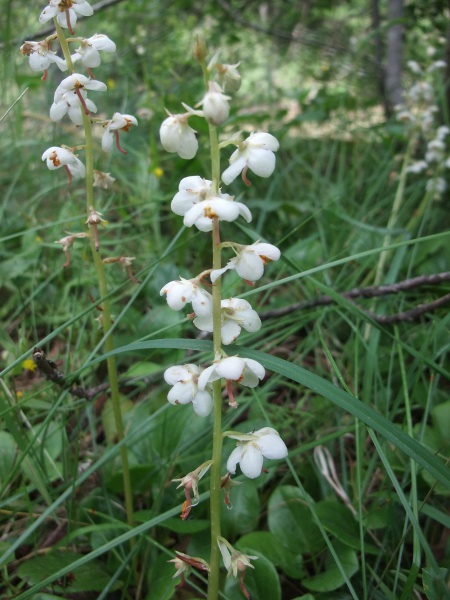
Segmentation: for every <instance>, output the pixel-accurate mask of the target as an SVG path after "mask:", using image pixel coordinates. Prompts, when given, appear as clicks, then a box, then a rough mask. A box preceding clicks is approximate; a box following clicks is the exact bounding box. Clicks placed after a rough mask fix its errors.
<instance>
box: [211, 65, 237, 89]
mask: <svg viewBox="0 0 450 600" xmlns="http://www.w3.org/2000/svg"><path fill="white" fill-rule="evenodd" d="M240 64H241V63H236V64H235V65H227V64H219V65H216V67H217V71H218V73H219V80H220V82H221V84H222V85H223V89H224V91H225V92H237V91H238V89H239V88H240V87H241V75H240V73H239V71H238V70H237V68H238V67H239V65H240Z"/></svg>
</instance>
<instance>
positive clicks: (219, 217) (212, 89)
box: [160, 56, 287, 478]
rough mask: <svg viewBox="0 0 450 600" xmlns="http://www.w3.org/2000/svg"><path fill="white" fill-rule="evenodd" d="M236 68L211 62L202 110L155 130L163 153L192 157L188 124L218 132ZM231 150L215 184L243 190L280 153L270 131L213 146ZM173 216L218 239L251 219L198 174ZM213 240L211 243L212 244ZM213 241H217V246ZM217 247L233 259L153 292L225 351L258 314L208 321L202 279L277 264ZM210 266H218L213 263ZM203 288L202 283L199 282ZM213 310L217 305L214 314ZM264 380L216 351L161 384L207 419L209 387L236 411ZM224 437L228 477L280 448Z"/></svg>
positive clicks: (227, 309)
mask: <svg viewBox="0 0 450 600" xmlns="http://www.w3.org/2000/svg"><path fill="white" fill-rule="evenodd" d="M238 66H239V65H238V64H235V65H226V64H220V63H218V62H217V56H216V57H214V59H213V60H212V61H211V62H210V64H209V66H208V71H209V73H210V74H211V73H212V71H213V70H216V71H217V79H216V80H212V79H211V80H210V81H209V82H208V87H207V91H206V93H205V95H204V97H203V98H202V99H201V101H200V102H199V103H198V106H200V107H201V108H202V109H201V110H197V109H192V108H190V107H189V106H188V105H187V104H184V103H183V104H182V106H183V108H184V109H185V112H184V113H180V114H172V113H170V112H168V111H167V112H168V117H167V118H166V119H165V120H164V121H163V123H162V125H161V128H160V138H161V144H162V145H163V147H164V148H165V150H167V151H168V152H174V153H177V154H178V156H180V157H181V158H185V159H188V160H189V159H192V158H194V157H195V155H196V153H197V151H198V140H197V137H196V131H195V130H194V129H193V128H192V127H191V125H190V124H189V121H190V120H194V119H195V118H204V119H205V120H206V121H207V122H208V123H209V124H210V126H214V127H215V126H220V125H222V124H223V123H225V121H226V120H227V118H228V116H229V112H230V100H231V98H230V96H228V95H226V94H225V91H227V92H231V91H235V90H237V89H238V88H239V85H240V75H239V72H238V70H237V67H238ZM229 145H234V146H236V150H235V151H234V153H233V154H232V155H231V157H230V159H229V166H228V167H227V168H226V169H225V170H224V171H223V173H222V175H221V180H222V182H223V183H224V184H225V185H229V184H231V183H232V182H233V181H234V180H235V179H236V178H237V177H238V176H239V175H240V174H242V179H243V181H244V183H245V184H247V185H250V182H249V181H248V179H247V171H248V170H250V171H252V172H253V173H254V174H255V175H258V176H259V177H269V176H270V175H271V174H272V173H273V171H274V169H275V152H276V151H277V150H278V148H279V144H278V141H277V140H276V138H275V137H274V136H273V135H271V134H269V133H260V132H258V133H257V132H253V133H251V134H250V135H249V136H248V137H247V138H246V139H242V138H241V135H240V134H238V135H237V136H233V137H232V138H230V139H228V140H227V141H225V142H222V143H221V144H220V145H219V147H220V148H224V147H226V146H229ZM171 209H172V211H173V212H174V213H175V214H177V215H179V216H181V217H183V224H184V225H185V226H186V227H192V226H195V227H196V228H197V229H199V230H200V231H204V232H209V231H213V235H215V236H216V235H217V231H218V223H219V222H220V221H227V222H232V221H235V220H236V219H238V218H239V217H242V218H243V219H244V220H245V221H246V222H247V223H250V222H251V220H252V215H251V212H250V210H249V209H248V207H247V206H246V205H245V204H244V203H242V202H237V201H235V199H234V197H233V196H231V195H229V194H227V193H224V192H223V191H222V190H221V189H220V188H219V187H218V182H217V181H214V182H213V181H210V180H208V179H205V178H203V177H201V176H199V175H193V176H189V177H185V178H184V179H182V180H181V182H180V184H179V187H178V192H177V193H176V194H175V196H174V197H173V200H172V203H171ZM215 239H216V238H215ZM215 243H220V240H219V241H217V239H216V242H215ZM221 248H222V249H225V248H231V249H232V250H233V251H234V253H235V256H234V257H232V258H230V260H229V261H228V263H227V264H226V265H225V266H224V267H221V268H215V269H210V270H207V271H204V272H203V273H201V274H200V275H198V276H197V277H194V278H192V279H184V278H180V279H179V280H177V281H170V282H169V283H167V284H166V285H165V286H164V287H163V288H162V289H161V292H160V294H161V295H162V296H166V299H167V303H168V305H169V306H170V308H172V309H173V310H182V309H184V308H185V306H186V305H187V304H191V305H192V310H193V313H190V314H189V316H190V317H191V318H192V320H193V324H194V326H195V327H197V328H198V329H200V330H201V331H203V332H209V333H211V332H213V331H214V327H215V325H216V324H218V323H219V322H220V328H221V342H222V345H224V346H227V345H228V344H231V343H232V342H234V341H235V340H236V339H237V338H238V337H239V335H240V333H241V331H242V330H245V331H248V332H251V333H253V332H257V331H259V329H260V328H261V320H260V318H259V315H258V314H257V312H256V311H255V310H254V309H253V308H252V306H251V305H250V304H249V302H247V301H246V300H243V299H240V298H226V299H222V300H221V302H220V319H219V317H218V315H214V314H213V313H214V307H213V298H212V295H211V294H210V292H209V291H207V290H206V289H205V288H204V286H205V283H204V278H205V277H206V276H207V275H209V277H210V280H211V282H212V284H213V285H216V284H217V282H218V279H219V278H220V277H222V276H223V275H224V274H225V273H226V272H228V271H235V272H236V274H237V275H238V276H239V277H240V278H241V279H242V280H243V281H245V282H246V283H248V284H250V285H254V282H255V281H258V280H259V279H260V278H261V277H262V276H263V274H264V267H265V266H266V264H267V263H269V262H271V261H276V260H278V259H279V258H280V251H279V249H278V248H277V247H276V246H273V245H272V244H268V243H265V242H260V241H258V242H255V243H253V244H250V245H241V244H238V243H235V242H223V243H221ZM216 267H217V265H216ZM206 285H207V284H206ZM218 309H219V307H218V306H217V305H216V310H218ZM264 377H265V369H264V367H263V366H262V365H261V364H260V363H259V362H257V361H255V360H252V359H249V358H241V357H240V356H227V355H226V354H225V352H223V351H220V352H218V353H217V354H216V357H215V360H214V362H213V364H212V365H210V366H209V367H207V368H205V369H202V368H201V367H199V366H197V365H194V364H185V365H176V366H173V367H170V368H169V369H167V370H166V371H165V374H164V378H165V380H166V382H167V383H168V384H169V385H171V386H172V388H171V389H170V391H169V393H168V401H169V402H170V403H171V404H188V403H192V405H193V409H194V411H195V413H196V414H197V415H199V416H202V417H203V416H207V415H208V414H209V413H210V412H211V411H212V408H213V397H212V389H213V383H214V382H216V381H224V382H225V387H226V393H227V396H228V401H229V405H230V406H231V407H237V402H236V400H235V397H234V394H233V385H234V384H236V383H238V384H240V385H243V386H247V387H250V388H254V387H256V386H257V385H258V384H259V382H260V381H261V380H262V379H263V378H264ZM229 437H232V438H234V439H237V440H238V442H239V443H238V447H237V448H236V449H235V450H234V451H233V453H232V455H231V456H230V459H229V461H228V463H227V467H228V471H229V473H233V474H234V473H235V472H236V465H237V464H238V463H239V464H240V465H241V470H242V472H243V473H244V475H246V476H247V477H250V478H254V477H257V476H258V475H259V474H260V473H261V471H262V462H263V457H266V458H284V457H286V456H287V449H286V446H285V444H284V442H283V441H282V440H281V438H280V437H279V435H278V433H277V432H276V431H275V430H273V429H270V428H264V429H262V430H260V431H259V432H255V433H253V434H245V435H244V436H243V437H242V434H238V433H236V434H234V433H233V432H231V433H230V434H229Z"/></svg>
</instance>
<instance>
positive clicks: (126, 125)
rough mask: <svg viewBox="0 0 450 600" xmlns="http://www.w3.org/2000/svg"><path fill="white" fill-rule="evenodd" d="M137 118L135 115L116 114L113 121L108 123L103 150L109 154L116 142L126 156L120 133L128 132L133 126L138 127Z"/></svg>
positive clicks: (103, 138) (103, 140)
mask: <svg viewBox="0 0 450 600" xmlns="http://www.w3.org/2000/svg"><path fill="white" fill-rule="evenodd" d="M137 124H138V122H137V119H136V117H133V115H122V114H121V113H118V112H116V113H114V114H113V117H112V119H110V120H109V121H107V124H106V127H105V132H104V134H103V136H102V148H103V150H104V151H105V152H109V151H110V150H111V148H112V147H113V141H114V139H115V140H116V146H117V149H118V150H119V151H120V152H122V154H126V152H125V150H124V149H123V148H122V147H121V146H120V143H119V131H128V130H129V129H130V127H131V126H132V125H137Z"/></svg>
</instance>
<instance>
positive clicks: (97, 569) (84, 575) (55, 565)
mask: <svg viewBox="0 0 450 600" xmlns="http://www.w3.org/2000/svg"><path fill="white" fill-rule="evenodd" d="M81 556H82V555H81V554H76V553H72V552H66V553H59V552H50V553H49V554H46V555H45V556H37V557H36V558H31V559H30V560H27V561H26V562H24V563H22V564H21V565H20V566H19V568H18V570H17V574H18V576H19V577H20V578H21V579H23V580H25V581H27V583H28V584H31V585H33V584H38V583H39V582H40V581H43V580H44V579H45V578H46V577H49V576H51V575H52V574H53V573H56V572H57V571H58V570H59V569H62V568H64V567H70V565H71V564H72V563H73V562H75V561H76V560H78V559H79V558H81ZM110 578H111V576H110V575H109V574H108V573H106V572H105V571H104V569H103V566H102V564H101V563H100V562H98V561H91V562H90V563H89V564H85V565H83V566H81V567H79V568H78V569H76V571H74V572H73V573H72V572H70V571H69V572H68V574H67V576H66V578H65V579H64V578H61V581H57V582H54V583H53V585H54V587H55V588H60V589H64V590H65V591H66V592H67V593H72V592H73V593H75V592H100V591H102V590H103V589H104V588H105V587H106V585H107V584H108V582H109V580H110ZM121 585H122V584H121V582H119V581H117V582H116V583H115V584H114V585H113V586H112V588H111V589H114V590H115V589H118V588H120V587H121Z"/></svg>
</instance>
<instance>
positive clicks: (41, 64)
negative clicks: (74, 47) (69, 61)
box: [20, 40, 67, 71]
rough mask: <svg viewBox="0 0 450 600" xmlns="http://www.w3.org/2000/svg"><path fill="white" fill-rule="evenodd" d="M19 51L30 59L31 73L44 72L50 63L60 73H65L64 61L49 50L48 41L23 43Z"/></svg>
mask: <svg viewBox="0 0 450 600" xmlns="http://www.w3.org/2000/svg"><path fill="white" fill-rule="evenodd" d="M20 51H21V52H22V54H24V55H25V56H29V57H30V67H31V68H32V70H33V71H46V70H47V69H48V68H49V66H50V65H51V64H52V63H55V64H56V65H58V67H59V68H60V69H61V71H67V65H66V63H65V61H64V60H63V59H62V58H60V57H59V56H57V54H56V52H53V51H52V50H51V49H50V41H49V40H43V41H42V42H25V43H24V44H22V46H21V47H20Z"/></svg>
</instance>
